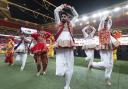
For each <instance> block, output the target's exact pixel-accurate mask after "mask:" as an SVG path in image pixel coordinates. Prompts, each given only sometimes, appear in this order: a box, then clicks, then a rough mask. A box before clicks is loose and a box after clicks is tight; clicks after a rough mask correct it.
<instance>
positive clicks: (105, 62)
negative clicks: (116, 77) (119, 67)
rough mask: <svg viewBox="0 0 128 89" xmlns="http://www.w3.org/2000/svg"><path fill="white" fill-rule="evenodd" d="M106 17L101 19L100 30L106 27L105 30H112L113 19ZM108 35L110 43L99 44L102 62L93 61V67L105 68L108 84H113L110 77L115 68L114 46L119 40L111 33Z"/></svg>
mask: <svg viewBox="0 0 128 89" xmlns="http://www.w3.org/2000/svg"><path fill="white" fill-rule="evenodd" d="M106 19H107V18H103V19H102V20H101V22H100V25H99V29H98V31H99V32H100V31H104V29H105V31H108V32H110V29H111V26H112V20H111V19H110V18H109V20H107V21H106ZM103 34H105V33H103ZM108 37H109V38H110V39H109V40H108V44H99V48H100V56H101V62H92V67H96V68H101V67H103V68H105V79H106V80H107V81H106V82H107V84H108V85H111V83H110V81H109V79H110V77H111V73H112V69H113V47H114V46H116V45H117V44H116V45H115V43H116V42H117V40H116V39H114V38H113V37H112V36H111V34H110V33H109V36H108ZM99 38H100V37H99Z"/></svg>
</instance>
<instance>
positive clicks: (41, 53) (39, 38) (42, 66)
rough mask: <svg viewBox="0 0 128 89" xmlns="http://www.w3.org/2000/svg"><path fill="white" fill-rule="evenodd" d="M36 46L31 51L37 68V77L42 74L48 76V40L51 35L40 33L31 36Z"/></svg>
mask: <svg viewBox="0 0 128 89" xmlns="http://www.w3.org/2000/svg"><path fill="white" fill-rule="evenodd" d="M31 36H32V37H33V38H34V39H35V40H36V44H35V45H34V46H33V47H32V49H31V51H32V53H33V54H34V59H35V62H36V66H37V76H39V75H40V74H46V69H47V65H48V55H47V53H48V48H47V46H46V40H47V39H48V38H49V37H50V36H51V34H50V33H48V32H45V31H38V32H37V33H33V34H32V35H31Z"/></svg>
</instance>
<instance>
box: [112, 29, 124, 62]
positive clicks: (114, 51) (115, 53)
mask: <svg viewBox="0 0 128 89" xmlns="http://www.w3.org/2000/svg"><path fill="white" fill-rule="evenodd" d="M112 35H113V37H114V38H115V39H117V40H118V39H119V38H120V37H121V35H122V34H121V32H119V31H116V30H115V31H114V32H113V34H112ZM113 59H114V62H116V61H117V49H114V50H113Z"/></svg>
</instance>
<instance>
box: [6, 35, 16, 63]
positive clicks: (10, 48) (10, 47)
mask: <svg viewBox="0 0 128 89" xmlns="http://www.w3.org/2000/svg"><path fill="white" fill-rule="evenodd" d="M7 41H8V43H7V46H6V51H5V62H6V63H9V65H13V63H14V47H15V43H14V38H13V37H8V40H7Z"/></svg>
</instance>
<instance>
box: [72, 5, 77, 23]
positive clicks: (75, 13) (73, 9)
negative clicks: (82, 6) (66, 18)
mask: <svg viewBox="0 0 128 89" xmlns="http://www.w3.org/2000/svg"><path fill="white" fill-rule="evenodd" d="M71 11H72V13H73V15H74V17H73V18H72V20H71V21H72V22H74V21H75V20H76V19H77V18H78V13H77V11H76V10H75V8H74V7H71Z"/></svg>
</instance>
